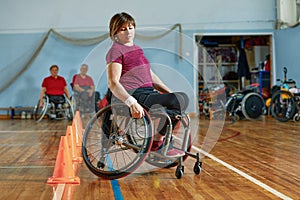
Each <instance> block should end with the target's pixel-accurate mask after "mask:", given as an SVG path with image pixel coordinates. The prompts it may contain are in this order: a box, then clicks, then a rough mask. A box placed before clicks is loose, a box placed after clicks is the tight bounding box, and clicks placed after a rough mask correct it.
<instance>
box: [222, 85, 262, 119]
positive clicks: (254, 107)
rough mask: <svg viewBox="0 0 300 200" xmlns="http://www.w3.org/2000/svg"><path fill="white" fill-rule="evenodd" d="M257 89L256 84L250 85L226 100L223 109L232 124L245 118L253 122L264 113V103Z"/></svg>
mask: <svg viewBox="0 0 300 200" xmlns="http://www.w3.org/2000/svg"><path fill="white" fill-rule="evenodd" d="M257 87H258V85H257V84H252V85H250V86H247V87H245V88H244V89H243V90H242V91H238V92H236V93H234V94H232V95H231V96H230V97H229V98H228V99H227V101H226V104H225V107H226V110H227V112H228V114H229V116H231V117H232V120H233V122H235V121H237V120H238V119H245V118H246V119H249V120H254V119H257V118H259V117H260V116H261V115H262V114H263V113H264V112H265V110H266V109H265V102H264V100H263V98H262V97H261V96H260V95H259V93H258V92H257Z"/></svg>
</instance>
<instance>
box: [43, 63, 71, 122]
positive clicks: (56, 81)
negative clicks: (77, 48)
mask: <svg viewBox="0 0 300 200" xmlns="http://www.w3.org/2000/svg"><path fill="white" fill-rule="evenodd" d="M58 70H59V68H58V66H57V65H52V66H51V67H50V73H51V75H50V76H48V77H46V78H44V80H43V83H42V90H41V93H40V107H43V98H44V96H45V95H47V96H48V97H49V101H50V102H53V103H54V104H55V106H56V107H57V106H58V104H62V103H64V102H65V97H64V94H65V95H66V97H67V98H68V99H70V95H69V91H68V87H67V83H66V80H65V79H64V77H62V76H59V75H58ZM51 117H52V118H55V116H51Z"/></svg>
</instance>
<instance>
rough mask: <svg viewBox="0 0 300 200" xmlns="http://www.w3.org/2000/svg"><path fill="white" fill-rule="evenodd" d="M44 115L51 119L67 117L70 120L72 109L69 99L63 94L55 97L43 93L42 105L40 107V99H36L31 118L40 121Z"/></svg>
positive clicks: (72, 113)
mask: <svg viewBox="0 0 300 200" xmlns="http://www.w3.org/2000/svg"><path fill="white" fill-rule="evenodd" d="M45 115H48V117H49V118H52V119H58V120H59V119H68V120H72V119H73V116H74V110H73V106H72V103H71V101H70V100H69V99H68V98H66V97H65V96H61V97H59V98H57V96H56V98H55V97H54V98H53V96H48V95H45V96H44V97H43V106H42V107H40V100H38V102H37V104H36V106H35V107H34V111H33V118H34V120H35V121H36V122H40V121H41V120H42V119H43V118H44V116H45Z"/></svg>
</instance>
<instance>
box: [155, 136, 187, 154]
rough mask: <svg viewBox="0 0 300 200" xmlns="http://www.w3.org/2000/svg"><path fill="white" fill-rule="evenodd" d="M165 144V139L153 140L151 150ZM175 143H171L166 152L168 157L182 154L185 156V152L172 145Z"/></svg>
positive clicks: (158, 148)
mask: <svg viewBox="0 0 300 200" xmlns="http://www.w3.org/2000/svg"><path fill="white" fill-rule="evenodd" d="M163 144H164V140H161V141H153V143H152V147H151V151H158V150H160V149H161V148H162V147H163ZM172 144H173V143H172V142H171V143H170V146H169V150H168V151H167V153H166V156H168V157H180V156H184V155H185V152H184V151H182V150H180V149H176V148H174V147H173V145H172Z"/></svg>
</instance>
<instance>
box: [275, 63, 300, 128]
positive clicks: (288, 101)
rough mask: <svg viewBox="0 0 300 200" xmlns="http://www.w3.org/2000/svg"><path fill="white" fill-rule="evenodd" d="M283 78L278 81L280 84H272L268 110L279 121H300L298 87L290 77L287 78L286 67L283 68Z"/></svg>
mask: <svg viewBox="0 0 300 200" xmlns="http://www.w3.org/2000/svg"><path fill="white" fill-rule="evenodd" d="M283 71H284V79H283V80H281V79H277V81H280V82H281V84H280V86H273V88H272V90H274V94H272V98H271V103H270V110H271V114H272V116H273V117H274V118H275V119H277V120H278V121H280V122H287V121H289V120H290V119H293V120H294V121H295V122H297V121H300V112H299V108H300V89H298V88H297V87H296V82H295V81H294V80H292V79H288V80H287V76H286V75H287V68H286V67H284V68H283Z"/></svg>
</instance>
